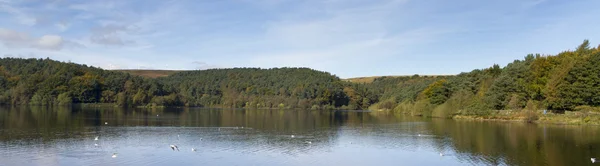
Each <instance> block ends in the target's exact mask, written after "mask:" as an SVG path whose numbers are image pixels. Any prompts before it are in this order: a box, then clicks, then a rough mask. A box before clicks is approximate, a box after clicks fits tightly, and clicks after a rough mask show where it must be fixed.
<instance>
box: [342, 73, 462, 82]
mask: <svg viewBox="0 0 600 166" xmlns="http://www.w3.org/2000/svg"><path fill="white" fill-rule="evenodd" d="M412 76H415V75H395V76H369V77H354V78H346V79H344V81H348V82H352V83H372V82H373V81H375V80H376V79H377V78H382V77H389V78H396V77H412ZM419 76H423V77H438V76H452V75H419Z"/></svg>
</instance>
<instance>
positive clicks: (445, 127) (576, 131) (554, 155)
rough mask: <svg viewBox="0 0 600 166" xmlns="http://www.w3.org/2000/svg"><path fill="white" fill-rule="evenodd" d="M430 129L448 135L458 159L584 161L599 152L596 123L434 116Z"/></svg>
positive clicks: (510, 162)
mask: <svg viewBox="0 0 600 166" xmlns="http://www.w3.org/2000/svg"><path fill="white" fill-rule="evenodd" d="M431 124H432V125H431V130H432V131H433V132H434V133H435V134H436V135H447V136H448V137H449V138H450V139H451V141H450V142H451V144H447V143H445V142H441V141H443V140H440V142H437V143H438V146H439V147H440V148H442V149H443V148H448V147H444V146H445V145H451V146H452V147H451V148H453V149H455V151H456V152H457V156H458V158H459V159H461V158H462V159H465V160H468V161H481V162H483V163H486V164H489V165H499V164H507V165H586V164H589V163H590V161H589V158H590V157H594V156H598V155H600V151H599V149H597V148H596V147H599V145H600V144H599V141H600V140H598V138H599V137H598V133H599V132H598V131H599V128H598V127H596V126H544V125H532V124H525V123H503V122H472V121H453V120H442V119H438V120H433V121H432V123H431Z"/></svg>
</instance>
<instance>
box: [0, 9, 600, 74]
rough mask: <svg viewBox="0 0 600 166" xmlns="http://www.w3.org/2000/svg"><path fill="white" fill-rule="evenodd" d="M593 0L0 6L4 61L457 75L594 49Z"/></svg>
mask: <svg viewBox="0 0 600 166" xmlns="http://www.w3.org/2000/svg"><path fill="white" fill-rule="evenodd" d="M598 6H600V1H598V0H577V1H569V0H484V1H482V0H452V1H448V0H187V1H186V0H125V1H123V0H97V1H96V0H89V1H76V0H21V1H17V0H0V56H2V57H21V58H50V59H55V60H59V61H65V62H75V63H81V64H87V65H91V66H96V67H100V68H104V69H168V70H203V69H210V68H232V67H260V68H272V67H309V68H313V69H316V70H320V71H327V72H330V73H332V74H335V75H337V76H339V77H341V78H350V77H361V76H379V75H412V74H422V75H430V74H435V75H437V74H443V75H446V74H458V73H460V72H468V71H471V70H473V69H482V68H487V67H490V66H492V65H493V64H499V65H501V66H505V65H506V64H508V63H510V62H512V61H514V60H515V59H522V58H523V57H524V56H526V55H527V54H529V53H540V54H544V55H554V54H557V53H559V52H561V51H564V50H573V49H575V48H576V47H577V46H578V45H579V44H581V43H582V41H583V40H585V39H589V40H590V42H591V43H592V45H593V46H596V45H597V43H600V31H598V27H600V21H598V16H600V10H597V8H598Z"/></svg>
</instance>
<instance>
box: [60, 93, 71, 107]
mask: <svg viewBox="0 0 600 166" xmlns="http://www.w3.org/2000/svg"><path fill="white" fill-rule="evenodd" d="M57 100H58V105H71V104H73V98H71V95H69V94H68V93H61V94H60V95H58V99H57Z"/></svg>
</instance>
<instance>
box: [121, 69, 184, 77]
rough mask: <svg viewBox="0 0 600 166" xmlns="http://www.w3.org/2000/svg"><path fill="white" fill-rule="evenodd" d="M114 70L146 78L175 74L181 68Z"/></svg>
mask: <svg viewBox="0 0 600 166" xmlns="http://www.w3.org/2000/svg"><path fill="white" fill-rule="evenodd" d="M114 71H121V72H125V73H129V74H131V75H136V76H142V77H147V78H158V77H166V76H170V75H172V74H175V73H177V72H180V71H182V70H135V69H133V70H131V69H129V70H114Z"/></svg>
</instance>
